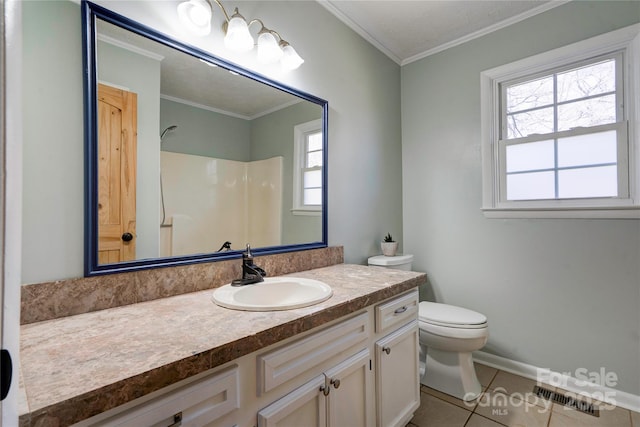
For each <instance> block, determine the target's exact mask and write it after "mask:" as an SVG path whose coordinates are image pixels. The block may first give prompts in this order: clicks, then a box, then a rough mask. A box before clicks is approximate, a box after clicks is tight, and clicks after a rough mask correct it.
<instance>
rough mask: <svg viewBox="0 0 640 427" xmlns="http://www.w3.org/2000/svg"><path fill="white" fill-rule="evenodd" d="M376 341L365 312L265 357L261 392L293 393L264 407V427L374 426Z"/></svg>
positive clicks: (261, 414) (260, 365)
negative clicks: (373, 359)
mask: <svg viewBox="0 0 640 427" xmlns="http://www.w3.org/2000/svg"><path fill="white" fill-rule="evenodd" d="M370 342H371V327H370V315H369V312H363V313H361V314H358V315H356V316H354V317H352V318H350V319H347V320H344V321H342V322H339V323H337V324H336V325H334V326H331V327H329V328H326V329H324V330H322V331H320V332H317V333H314V334H311V335H309V336H307V337H306V338H303V339H301V340H298V341H295V342H293V343H290V344H286V345H284V346H282V347H279V348H277V349H275V350H273V351H270V352H268V353H265V354H262V355H259V356H258V359H257V360H258V385H259V387H258V389H259V391H260V393H269V392H271V394H273V393H274V392H277V390H285V389H286V390H287V393H286V394H285V395H284V396H283V397H281V398H279V399H278V400H276V401H275V402H273V403H271V404H269V405H268V406H266V407H264V408H263V409H261V410H260V411H258V427H276V426H277V427H285V426H291V427H293V426H295V427H298V426H319V427H326V426H334V427H342V426H368V425H372V423H373V417H374V413H373V403H374V402H373V393H372V391H373V378H372V371H371V351H370V349H369V346H370ZM301 383H303V384H302V385H300V384H301ZM292 387H296V388H295V389H294V390H292V391H289V390H291V388H292Z"/></svg>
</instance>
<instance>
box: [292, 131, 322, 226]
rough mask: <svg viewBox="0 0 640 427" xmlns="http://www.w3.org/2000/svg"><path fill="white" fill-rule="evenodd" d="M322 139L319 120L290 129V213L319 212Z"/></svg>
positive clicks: (320, 209)
mask: <svg viewBox="0 0 640 427" xmlns="http://www.w3.org/2000/svg"><path fill="white" fill-rule="evenodd" d="M323 141H324V139H323V136H322V121H321V120H314V121H311V122H307V123H303V124H300V125H297V126H296V127H295V128H294V150H293V152H294V153H293V162H294V164H293V181H294V182H293V209H292V213H293V214H294V215H320V214H321V211H322V162H323V158H324V153H323V146H324V144H323Z"/></svg>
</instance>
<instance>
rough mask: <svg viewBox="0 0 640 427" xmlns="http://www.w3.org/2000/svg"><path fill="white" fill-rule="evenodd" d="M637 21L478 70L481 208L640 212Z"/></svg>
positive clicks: (558, 213) (534, 212)
mask: <svg viewBox="0 0 640 427" xmlns="http://www.w3.org/2000/svg"><path fill="white" fill-rule="evenodd" d="M639 27H640V26H639V25H636V26H632V27H629V28H626V29H623V30H619V31H616V32H613V33H609V34H605V35H603V36H599V37H596V38H594V39H589V40H587V41H584V42H580V43H577V44H574V45H571V46H568V47H565V48H561V49H557V50H554V51H552V52H548V53H546V54H541V55H538V56H536V57H533V58H528V59H525V60H522V61H518V62H517V63H513V64H508V65H505V66H502V67H498V68H496V69H493V70H488V71H485V72H483V73H482V117H483V118H482V136H483V146H482V148H483V185H484V192H483V203H484V206H483V209H484V211H485V215H487V216H489V217H517V216H520V217H634V218H636V217H640V204H639V201H638V185H637V184H638V182H637V168H638V166H640V162H639V161H638V154H639V153H638V151H640V150H638V147H637V144H638V140H639V139H640V138H638V136H637V131H638V123H636V122H634V120H633V118H634V117H635V115H634V114H635V112H637V111H638V109H639V108H638V105H636V104H637V103H638V97H639V96H640V90H638V87H637V85H638V82H637V81H634V80H633V79H632V77H631V76H634V75H637V72H638V70H639V69H640V67H638V50H639V49H638V43H640V42H639V40H638V38H639V37H638V28H639ZM634 70H635V73H636V74H634Z"/></svg>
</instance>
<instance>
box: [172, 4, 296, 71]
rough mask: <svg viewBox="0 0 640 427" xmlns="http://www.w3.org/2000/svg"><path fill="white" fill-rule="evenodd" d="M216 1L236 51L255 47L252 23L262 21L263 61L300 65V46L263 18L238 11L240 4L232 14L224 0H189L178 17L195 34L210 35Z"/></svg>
mask: <svg viewBox="0 0 640 427" xmlns="http://www.w3.org/2000/svg"><path fill="white" fill-rule="evenodd" d="M212 1H213V2H215V3H216V4H217V5H218V7H220V9H221V10H222V13H223V14H224V19H225V22H224V23H223V24H222V30H223V31H224V33H225V36H224V45H225V47H226V48H227V49H229V50H233V51H235V52H248V51H250V50H252V49H253V47H254V44H255V43H254V39H253V36H252V35H251V33H250V32H249V27H250V26H251V25H252V24H254V23H258V24H260V25H261V28H260V31H258V43H257V45H258V48H257V51H258V61H259V62H261V63H263V64H272V63H276V62H278V61H280V65H281V66H282V68H283V69H284V70H286V71H290V70H295V69H296V68H298V67H300V65H302V63H303V62H304V60H303V59H302V58H301V57H300V55H298V53H297V52H296V50H295V49H294V48H293V46H291V45H290V44H289V42H287V41H286V40H284V39H283V38H282V36H280V34H279V33H278V32H277V31H274V30H271V29H268V28H267V27H266V26H265V25H264V23H263V22H262V21H261V20H260V19H252V20H250V21H249V22H248V23H247V20H246V19H245V18H244V16H242V15H241V14H240V12H238V8H237V7H236V8H235V10H234V12H233V15H231V16H229V15H228V14H227V11H226V10H225V9H224V7H223V6H222V3H220V0H188V1H184V2H182V3H180V4H179V5H178V18H179V19H180V22H182V24H183V25H184V26H185V27H186V28H187V29H188V30H189V31H190V32H192V33H193V34H195V35H197V36H201V37H202V36H206V35H207V34H209V33H210V32H211V17H212V15H213V3H212Z"/></svg>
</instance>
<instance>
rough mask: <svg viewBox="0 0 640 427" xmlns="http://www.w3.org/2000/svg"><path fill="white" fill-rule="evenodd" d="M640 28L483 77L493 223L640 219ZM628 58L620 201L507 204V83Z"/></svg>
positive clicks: (486, 176)
mask: <svg viewBox="0 0 640 427" xmlns="http://www.w3.org/2000/svg"><path fill="white" fill-rule="evenodd" d="M639 34H640V24H635V25H632V26H629V27H625V28H622V29H620V30H616V31H612V32H610V33H606V34H603V35H600V36H596V37H593V38H590V39H587V40H584V41H581V42H578V43H574V44H571V45H568V46H565V47H562V48H558V49H554V50H552V51H549V52H545V53H542V54H539V55H536V56H533V57H530V58H525V59H522V60H520V61H516V62H513V63H510V64H506V65H503V66H500V67H496V68H493V69H491V70H486V71H484V72H482V73H481V77H480V78H481V83H480V88H481V133H482V141H481V149H482V185H483V192H482V201H483V206H482V210H483V213H484V215H485V216H486V217H489V218H640V171H639V169H640V35H639ZM618 51H620V52H622V55H623V66H624V70H623V82H622V84H623V94H624V95H623V96H624V106H625V109H624V111H623V117H622V124H620V123H618V124H616V125H615V126H624V127H625V129H624V130H623V132H622V134H624V135H623V136H627V137H628V138H627V142H626V143H624V144H622V146H623V147H624V148H625V149H624V150H620V151H624V152H620V153H619V156H618V167H619V168H622V170H621V171H622V175H623V176H624V180H623V181H624V182H621V183H620V185H622V187H620V188H621V189H622V191H621V194H620V196H619V197H615V198H593V199H553V200H533V201H527V200H511V201H510V200H506V192H505V190H504V188H505V179H506V172H505V165H504V162H503V161H502V159H504V156H501V152H500V150H501V149H504V145H503V146H502V147H500V144H499V138H500V136H501V135H500V126H501V117H500V114H501V110H500V104H501V90H500V85H501V83H503V82H509V81H513V80H516V79H519V78H523V77H525V76H529V75H536V74H544V73H545V72H547V73H552V72H553V71H554V70H556V69H558V68H561V67H566V66H568V65H570V64H574V63H578V62H581V61H586V60H589V59H591V58H595V57H598V56H603V55H609V54H613V53H615V52H618ZM625 131H626V132H625Z"/></svg>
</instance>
